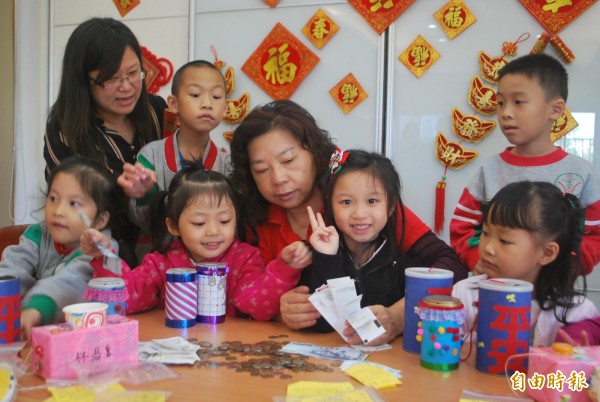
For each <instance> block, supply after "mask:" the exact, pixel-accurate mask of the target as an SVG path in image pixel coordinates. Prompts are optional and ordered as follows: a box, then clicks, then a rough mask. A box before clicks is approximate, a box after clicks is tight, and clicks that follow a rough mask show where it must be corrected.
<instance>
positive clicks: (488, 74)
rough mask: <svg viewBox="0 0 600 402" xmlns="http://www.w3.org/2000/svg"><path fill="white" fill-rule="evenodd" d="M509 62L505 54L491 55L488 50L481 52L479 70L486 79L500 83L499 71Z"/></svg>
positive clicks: (493, 82)
mask: <svg viewBox="0 0 600 402" xmlns="http://www.w3.org/2000/svg"><path fill="white" fill-rule="evenodd" d="M506 63H508V60H506V59H505V58H504V56H498V57H491V56H488V54H487V53H486V52H483V51H482V52H479V72H480V73H481V76H482V77H483V79H484V80H486V81H488V82H491V83H492V84H498V72H499V71H500V70H501V69H502V67H504V66H505V65H506Z"/></svg>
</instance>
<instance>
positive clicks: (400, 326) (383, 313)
mask: <svg viewBox="0 0 600 402" xmlns="http://www.w3.org/2000/svg"><path fill="white" fill-rule="evenodd" d="M369 308H370V309H371V311H372V312H373V314H374V315H375V317H376V318H377V320H378V321H379V322H380V323H381V325H382V326H383V328H384V329H385V334H382V335H380V336H378V337H377V338H375V339H373V340H372V341H371V342H369V343H367V344H366V346H378V345H383V344H384V343H389V342H391V341H393V340H394V339H396V338H397V337H398V336H400V335H402V333H403V332H404V298H403V299H400V301H398V302H396V303H395V304H393V305H391V306H390V307H383V306H381V305H375V306H369ZM344 336H346V337H347V338H348V343H349V344H350V345H362V340H361V339H360V337H359V336H358V334H357V333H356V330H355V329H354V328H352V326H351V325H349V324H348V325H347V326H346V329H344Z"/></svg>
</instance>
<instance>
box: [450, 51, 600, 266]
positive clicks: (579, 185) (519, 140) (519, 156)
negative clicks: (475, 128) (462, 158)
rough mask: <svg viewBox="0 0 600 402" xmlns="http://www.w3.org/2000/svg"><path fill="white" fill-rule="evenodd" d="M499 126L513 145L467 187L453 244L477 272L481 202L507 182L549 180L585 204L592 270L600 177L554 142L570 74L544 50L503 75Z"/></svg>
mask: <svg viewBox="0 0 600 402" xmlns="http://www.w3.org/2000/svg"><path fill="white" fill-rule="evenodd" d="M499 77H500V79H499V82H498V94H497V99H498V124H499V126H500V129H501V130H502V133H503V134H504V136H505V137H506V139H507V140H508V141H509V142H510V143H511V144H512V146H510V147H508V148H506V149H505V150H504V151H503V152H502V153H500V154H499V155H495V156H493V157H491V158H490V160H488V161H487V162H486V163H484V164H483V165H482V167H480V168H479V170H478V171H477V173H476V174H475V175H474V177H473V178H471V181H470V182H469V184H468V185H467V187H466V188H465V189H464V191H463V193H462V195H461V197H460V199H459V201H458V205H457V207H456V209H455V211H454V215H453V216H452V220H451V221H450V244H451V245H452V247H454V249H455V250H456V252H457V253H458V254H459V255H460V257H461V259H462V260H463V262H464V263H465V264H466V265H467V266H468V267H469V268H470V269H471V270H475V272H479V270H478V263H479V250H478V247H477V246H478V244H479V234H480V231H481V219H482V212H481V209H482V206H483V205H485V204H486V203H487V202H488V201H489V200H490V199H491V198H492V197H493V196H494V195H495V194H496V192H498V190H499V189H501V188H502V187H504V186H505V185H506V184H508V183H511V182H515V181H522V180H530V181H548V182H551V183H553V184H555V185H556V186H557V187H558V188H560V189H561V190H562V191H563V192H569V193H573V194H575V195H576V196H577V197H578V198H579V199H580V201H581V203H582V205H583V207H584V208H585V234H584V236H583V241H582V246H581V257H582V260H583V264H584V267H585V271H586V273H587V274H589V273H590V272H591V271H592V269H593V268H594V265H596V264H598V262H600V181H599V180H598V177H596V176H594V174H593V171H592V166H591V165H590V164H589V163H588V162H587V161H585V160H584V159H582V158H579V157H577V156H574V155H570V154H568V153H567V152H565V151H564V150H563V149H562V148H560V147H557V146H555V145H554V144H553V143H552V140H551V137H550V134H551V130H552V125H553V123H554V121H555V120H556V119H558V118H560V117H561V116H562V115H563V113H564V111H565V107H566V100H567V94H568V86H567V81H568V78H567V72H566V70H565V68H564V67H563V66H562V64H561V63H560V62H559V61H558V60H556V59H554V58H553V57H551V56H548V55H546V54H534V55H527V56H523V57H520V58H517V59H515V60H513V61H511V62H510V63H508V64H507V65H505V66H504V67H503V68H502V69H501V70H500V73H499Z"/></svg>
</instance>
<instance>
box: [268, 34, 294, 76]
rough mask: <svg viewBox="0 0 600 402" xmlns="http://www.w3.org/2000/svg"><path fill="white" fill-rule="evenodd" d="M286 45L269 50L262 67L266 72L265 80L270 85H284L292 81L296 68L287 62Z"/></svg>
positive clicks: (288, 55)
mask: <svg viewBox="0 0 600 402" xmlns="http://www.w3.org/2000/svg"><path fill="white" fill-rule="evenodd" d="M287 48H288V44H287V43H284V44H283V45H281V46H279V48H276V47H272V48H270V49H269V59H268V60H267V62H266V63H265V64H264V66H263V70H265V71H266V73H267V74H266V75H265V79H266V80H267V81H269V80H270V81H271V84H273V85H275V84H276V83H277V84H284V83H290V82H292V81H294V78H295V77H296V70H297V69H298V66H296V65H295V64H294V63H291V62H289V61H288V58H289V57H290V52H289V51H287Z"/></svg>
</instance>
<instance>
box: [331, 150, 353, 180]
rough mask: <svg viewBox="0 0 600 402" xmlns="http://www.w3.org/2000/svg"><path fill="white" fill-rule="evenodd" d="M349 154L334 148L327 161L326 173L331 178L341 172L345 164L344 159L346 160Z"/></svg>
mask: <svg viewBox="0 0 600 402" xmlns="http://www.w3.org/2000/svg"><path fill="white" fill-rule="evenodd" d="M348 155H349V152H344V151H342V150H341V148H340V147H335V152H334V153H333V154H331V158H330V159H329V167H328V169H327V170H328V171H329V173H330V174H331V177H333V176H334V175H335V174H336V173H338V172H339V171H340V170H342V167H343V166H344V163H346V159H347V158H348Z"/></svg>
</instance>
